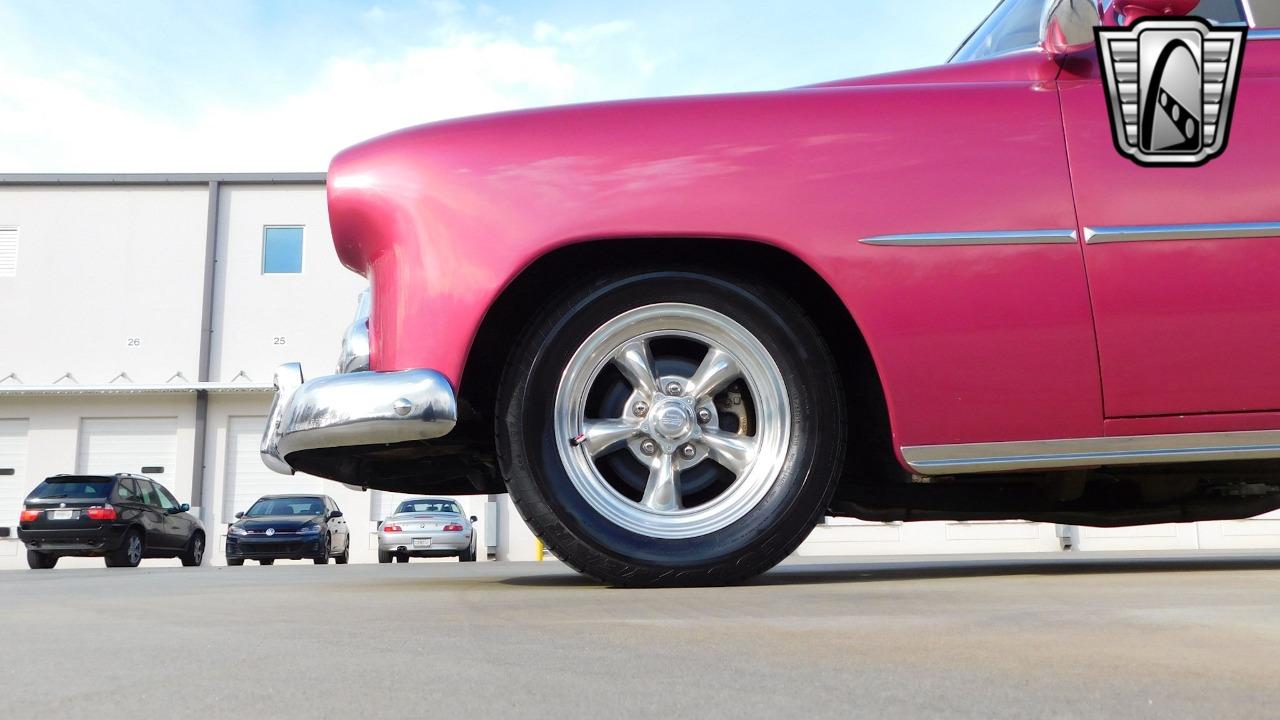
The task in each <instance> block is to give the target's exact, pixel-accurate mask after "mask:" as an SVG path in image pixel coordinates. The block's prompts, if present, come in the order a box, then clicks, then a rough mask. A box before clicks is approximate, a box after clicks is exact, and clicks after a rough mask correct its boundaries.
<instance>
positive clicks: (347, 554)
mask: <svg viewBox="0 0 1280 720" xmlns="http://www.w3.org/2000/svg"><path fill="white" fill-rule="evenodd" d="M333 561H334V562H336V563H338V564H339V565H346V564H347V563H349V562H351V540H350V539H348V540H347V545H346V547H344V548H342V554H341V555H339V556H338V557H336V558H334V559H333Z"/></svg>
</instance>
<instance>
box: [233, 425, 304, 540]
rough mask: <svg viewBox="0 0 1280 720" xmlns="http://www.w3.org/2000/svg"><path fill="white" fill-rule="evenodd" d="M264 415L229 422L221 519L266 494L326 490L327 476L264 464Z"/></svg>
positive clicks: (244, 507) (242, 510) (246, 508)
mask: <svg viewBox="0 0 1280 720" xmlns="http://www.w3.org/2000/svg"><path fill="white" fill-rule="evenodd" d="M266 425H267V419H266V418H265V417H233V418H231V421H230V422H229V423H228V424H227V484H226V486H225V488H224V489H223V491H222V520H223V522H231V519H232V518H234V517H235V515H236V513H238V512H244V511H245V510H248V509H249V507H250V506H251V505H253V503H254V501H255V500H257V499H258V498H260V497H262V496H263V495H279V494H284V493H315V494H323V493H324V490H325V489H324V480H322V479H320V478H318V477H314V476H312V475H302V474H298V475H281V474H280V473H278V472H274V471H272V470H271V469H270V468H268V467H267V466H266V465H263V464H262V456H261V455H259V454H258V451H259V448H260V445H261V443H262V429H263V428H264V427H266Z"/></svg>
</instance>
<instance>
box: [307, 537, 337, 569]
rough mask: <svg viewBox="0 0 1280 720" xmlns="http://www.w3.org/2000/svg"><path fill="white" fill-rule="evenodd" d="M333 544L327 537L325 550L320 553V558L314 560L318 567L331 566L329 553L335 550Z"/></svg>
mask: <svg viewBox="0 0 1280 720" xmlns="http://www.w3.org/2000/svg"><path fill="white" fill-rule="evenodd" d="M332 543H333V539H332V538H329V537H326V538H325V539H324V549H323V550H322V551H321V552H320V557H316V558H312V560H313V561H314V562H315V564H317V565H328V564H329V553H330V552H332V550H333V547H332Z"/></svg>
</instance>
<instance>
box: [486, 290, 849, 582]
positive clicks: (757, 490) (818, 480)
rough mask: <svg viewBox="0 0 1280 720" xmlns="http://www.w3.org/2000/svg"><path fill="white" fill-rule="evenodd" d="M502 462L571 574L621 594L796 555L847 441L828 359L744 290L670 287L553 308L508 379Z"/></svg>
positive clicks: (773, 301)
mask: <svg viewBox="0 0 1280 720" xmlns="http://www.w3.org/2000/svg"><path fill="white" fill-rule="evenodd" d="M507 368H508V371H507V375H506V377H505V378H504V380H503V386H502V389H501V391H500V392H499V393H498V397H499V398H502V399H501V400H500V401H499V408H498V413H497V415H498V417H499V418H501V419H502V420H501V422H502V425H501V426H500V428H499V430H500V432H499V443H500V451H501V452H500V457H501V460H502V461H503V470H504V474H505V476H506V478H507V481H508V488H509V490H510V492H511V496H512V499H513V500H514V501H515V503H516V506H517V507H518V508H519V510H520V513H521V514H522V515H523V516H524V518H525V521H526V522H528V523H529V525H530V526H531V528H532V529H533V531H534V534H535V535H537V536H538V537H540V538H543V539H544V541H545V542H546V543H547V545H548V547H549V548H550V549H551V550H552V551H553V552H554V553H555V555H556V557H558V558H560V559H562V560H564V561H565V562H567V563H569V564H570V565H572V566H573V567H575V568H577V569H578V570H580V571H582V572H584V573H586V574H588V575H591V576H593V577H595V578H598V579H600V580H602V581H604V582H607V583H611V584H615V585H644V586H650V585H663V586H672V585H709V584H724V583H729V582H735V581H740V580H743V579H746V578H749V577H752V576H754V575H756V574H758V573H761V572H763V571H765V570H767V569H769V568H770V567H772V566H773V565H775V564H776V563H778V562H779V561H781V560H782V559H783V558H785V557H786V556H787V555H788V554H790V553H791V552H792V551H793V550H794V549H795V548H796V546H798V545H799V544H800V543H801V542H802V541H803V540H804V538H805V537H806V536H807V535H808V534H809V532H810V531H811V530H812V529H813V527H814V525H815V524H816V523H817V522H818V520H819V518H820V517H821V515H822V513H823V511H824V510H825V508H826V507H827V504H828V503H829V501H830V499H831V495H832V493H833V492H834V489H835V484H836V481H837V479H838V477H839V471H840V463H841V460H842V458H843V453H844V443H845V439H846V435H847V430H846V426H845V415H844V406H843V400H842V398H843V396H842V394H841V390H840V386H839V379H838V375H837V372H836V368H835V366H834V362H833V360H832V358H831V354H830V351H829V350H828V349H827V347H826V345H825V344H824V342H823V341H822V339H821V337H820V335H819V334H818V332H817V330H816V328H815V327H814V326H813V324H812V323H811V322H810V321H809V319H808V318H807V317H806V315H805V314H804V312H803V311H802V310H801V308H800V307H799V306H798V305H797V304H796V303H795V302H794V301H792V300H791V299H790V298H788V297H786V296H785V295H782V294H781V293H779V292H778V291H776V290H775V289H773V288H772V287H770V286H768V285H764V284H759V283H756V282H752V281H749V280H745V279H742V278H724V277H716V276H714V275H711V274H703V273H695V272H674V271H657V272H651V273H642V274H628V275H622V276H615V277H612V278H604V279H601V280H599V281H597V282H596V283H595V284H593V285H592V286H591V287H589V288H587V289H585V290H583V291H580V292H577V293H574V294H572V295H570V296H567V297H565V298H564V299H563V300H561V301H560V302H558V303H551V304H549V306H548V309H547V311H546V312H545V313H544V314H543V316H542V317H541V318H540V319H539V320H537V321H536V322H534V323H532V324H531V325H530V329H529V331H528V332H527V333H526V335H525V336H524V338H523V339H521V340H520V342H519V343H518V344H517V345H516V349H515V351H514V352H513V355H512V358H511V359H510V360H509V361H508V363H507Z"/></svg>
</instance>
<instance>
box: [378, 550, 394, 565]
mask: <svg viewBox="0 0 1280 720" xmlns="http://www.w3.org/2000/svg"><path fill="white" fill-rule="evenodd" d="M378 562H380V563H382V564H383V565H386V564H387V563H389V562H391V552H390V551H388V550H379V551H378Z"/></svg>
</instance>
